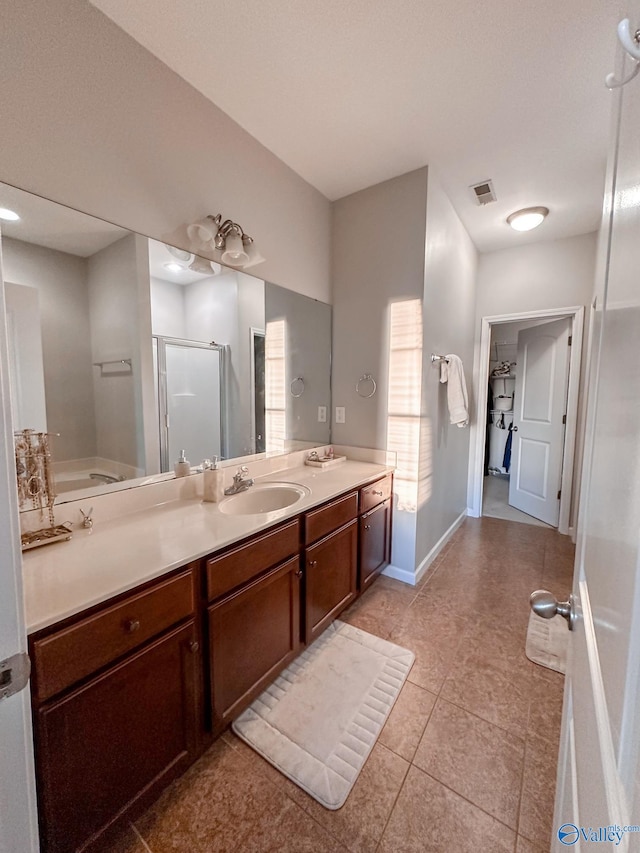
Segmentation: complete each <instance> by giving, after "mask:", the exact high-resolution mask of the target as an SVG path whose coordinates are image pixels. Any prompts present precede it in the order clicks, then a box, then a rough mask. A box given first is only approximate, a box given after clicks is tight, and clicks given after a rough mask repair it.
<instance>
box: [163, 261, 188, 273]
mask: <svg viewBox="0 0 640 853" xmlns="http://www.w3.org/2000/svg"><path fill="white" fill-rule="evenodd" d="M163 266H164V268H165V269H166V270H169V272H184V267H183V266H182V264H177V263H176V262H175V261H171V262H170V263H168V264H163Z"/></svg>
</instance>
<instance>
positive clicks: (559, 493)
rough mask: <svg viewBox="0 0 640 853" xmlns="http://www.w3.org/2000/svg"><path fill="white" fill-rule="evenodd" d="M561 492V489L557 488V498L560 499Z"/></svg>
mask: <svg viewBox="0 0 640 853" xmlns="http://www.w3.org/2000/svg"><path fill="white" fill-rule="evenodd" d="M561 494H562V489H558V500H560V495H561Z"/></svg>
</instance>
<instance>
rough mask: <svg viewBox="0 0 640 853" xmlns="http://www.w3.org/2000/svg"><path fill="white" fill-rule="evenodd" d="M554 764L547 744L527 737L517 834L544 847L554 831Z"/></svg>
mask: <svg viewBox="0 0 640 853" xmlns="http://www.w3.org/2000/svg"><path fill="white" fill-rule="evenodd" d="M555 790H556V761H555V756H554V755H552V756H550V754H549V745H548V742H547V741H546V740H544V739H542V738H539V737H537V736H535V735H528V736H527V743H526V747H525V760H524V774H523V780H522V798H521V801H520V818H519V821H518V833H519V834H520V835H523V836H524V837H525V838H527V839H528V840H529V841H532V842H534V843H535V844H544V842H545V841H547V840H548V839H549V838H550V837H551V831H552V829H553V808H554V799H555Z"/></svg>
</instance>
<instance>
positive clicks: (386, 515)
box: [360, 501, 391, 592]
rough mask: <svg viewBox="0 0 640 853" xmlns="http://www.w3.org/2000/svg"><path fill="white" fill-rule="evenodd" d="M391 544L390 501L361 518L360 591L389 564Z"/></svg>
mask: <svg viewBox="0 0 640 853" xmlns="http://www.w3.org/2000/svg"><path fill="white" fill-rule="evenodd" d="M390 545H391V506H390V501H385V502H384V503H381V504H379V506H377V507H376V508H375V509H372V510H371V512H367V513H365V515H363V516H361V518H360V591H361V592H362V591H363V590H364V589H366V587H367V585H368V584H370V583H371V581H373V580H375V578H376V576H377V575H378V574H379V573H380V572H381V571H382V570H383V569H384V567H385V566H387V565H389V558H390V553H389V552H390Z"/></svg>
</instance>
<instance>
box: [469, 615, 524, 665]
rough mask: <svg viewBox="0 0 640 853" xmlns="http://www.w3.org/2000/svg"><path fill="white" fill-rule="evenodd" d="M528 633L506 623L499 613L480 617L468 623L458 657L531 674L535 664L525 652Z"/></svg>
mask: <svg viewBox="0 0 640 853" xmlns="http://www.w3.org/2000/svg"><path fill="white" fill-rule="evenodd" d="M526 639H527V632H526V629H525V628H522V629H514V628H513V627H510V626H509V625H506V624H505V623H504V622H503V621H502V619H501V617H500V616H499V615H494V616H482V617H480V618H479V619H478V621H477V622H474V623H471V624H470V625H469V626H468V627H467V630H466V632H465V635H464V637H463V639H462V643H461V644H460V648H459V650H458V656H459V658H460V659H461V660H463V659H467V658H469V657H470V656H476V657H477V658H482V659H483V660H484V661H485V663H487V664H490V665H491V666H494V667H498V668H499V669H502V670H504V671H505V672H515V673H519V674H521V675H526V676H532V675H533V672H534V667H535V664H533V663H531V661H530V660H529V658H528V657H527V656H526V654H525V645H526Z"/></svg>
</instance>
